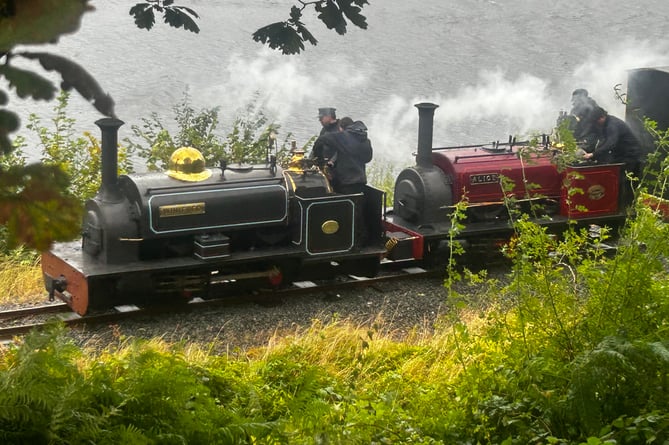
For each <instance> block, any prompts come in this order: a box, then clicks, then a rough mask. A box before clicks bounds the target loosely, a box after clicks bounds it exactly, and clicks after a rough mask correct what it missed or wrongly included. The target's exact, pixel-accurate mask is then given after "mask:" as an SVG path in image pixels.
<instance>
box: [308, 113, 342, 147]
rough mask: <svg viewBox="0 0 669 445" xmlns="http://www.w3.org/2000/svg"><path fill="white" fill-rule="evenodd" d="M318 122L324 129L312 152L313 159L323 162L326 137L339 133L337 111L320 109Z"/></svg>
mask: <svg viewBox="0 0 669 445" xmlns="http://www.w3.org/2000/svg"><path fill="white" fill-rule="evenodd" d="M318 120H319V121H320V123H321V125H322V128H321V132H320V135H319V136H318V138H317V139H316V141H315V142H314V147H313V149H312V151H311V157H312V158H315V159H320V160H322V159H324V158H325V156H324V155H323V150H324V149H325V145H326V138H325V135H327V134H329V133H337V132H339V120H338V119H337V114H336V109H335V108H319V109H318Z"/></svg>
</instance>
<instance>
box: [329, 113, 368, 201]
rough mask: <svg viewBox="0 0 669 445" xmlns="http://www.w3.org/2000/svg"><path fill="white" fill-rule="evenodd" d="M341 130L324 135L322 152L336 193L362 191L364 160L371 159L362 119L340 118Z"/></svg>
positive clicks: (363, 185)
mask: <svg viewBox="0 0 669 445" xmlns="http://www.w3.org/2000/svg"><path fill="white" fill-rule="evenodd" d="M340 123H341V125H340V127H339V128H340V131H339V132H337V133H328V134H327V135H325V136H323V138H324V146H325V148H324V150H323V156H324V157H325V158H326V159H327V164H328V166H329V168H330V171H331V173H332V188H333V189H334V191H335V192H337V193H344V194H352V193H362V192H364V190H365V184H367V174H366V167H365V166H366V164H367V163H368V162H370V161H371V160H372V155H373V150H372V143H371V141H370V140H369V138H368V137H367V127H366V126H365V124H364V123H362V122H361V121H355V122H353V121H352V120H351V119H350V118H342V119H341V121H340Z"/></svg>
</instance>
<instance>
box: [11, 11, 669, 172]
mask: <svg viewBox="0 0 669 445" xmlns="http://www.w3.org/2000/svg"><path fill="white" fill-rule="evenodd" d="M370 2H371V4H370V5H368V6H366V7H365V9H364V11H363V13H364V14H365V15H366V16H367V19H368V24H369V29H368V30H366V31H363V30H359V29H357V28H355V27H349V32H348V33H347V34H346V35H345V36H339V35H337V34H336V33H335V32H334V31H329V30H327V29H326V28H325V27H324V26H323V25H321V24H320V22H318V21H317V20H316V19H315V17H312V15H311V14H310V15H309V17H308V18H307V19H305V22H306V23H307V25H308V26H310V29H311V31H312V33H313V34H314V35H315V37H316V38H317V39H318V40H319V44H318V46H316V47H308V48H307V50H306V52H304V53H303V54H301V55H297V56H283V55H281V54H280V53H278V52H274V51H271V50H269V49H266V48H264V47H263V46H262V45H260V44H257V43H255V42H253V41H252V39H251V34H252V33H253V31H255V30H256V29H257V28H259V27H261V26H263V25H266V24H269V23H271V22H274V21H279V20H284V19H285V18H287V16H288V13H289V10H290V6H291V5H292V4H293V2H292V1H288V0H285V1H284V0H236V1H235V0H232V1H225V2H212V1H205V0H183V1H182V2H180V4H184V5H188V6H191V7H192V8H194V9H195V10H196V11H197V12H198V13H199V14H200V17H201V18H200V19H199V21H198V24H199V26H200V28H201V32H200V34H192V33H189V32H186V31H183V30H174V29H172V28H170V27H168V26H167V25H164V24H162V23H157V24H156V26H155V28H154V29H153V30H151V31H149V32H147V31H145V30H140V29H137V28H136V27H135V25H134V23H133V20H132V17H130V16H129V15H128V10H129V9H130V7H131V6H132V5H133V4H134V3H135V1H133V0H104V1H102V0H97V1H94V2H93V4H94V5H95V7H96V11H94V12H92V13H88V14H87V15H86V16H85V17H84V20H83V22H82V27H81V29H80V32H78V33H76V34H72V35H70V36H65V37H64V38H62V39H61V40H60V42H58V44H57V45H54V46H53V47H50V48H47V50H49V51H51V52H55V53H57V54H61V55H64V56H68V57H70V58H72V59H73V60H76V61H77V62H78V63H80V64H81V65H82V66H84V67H86V68H87V69H88V70H89V71H90V72H91V73H92V74H93V75H94V76H95V77H96V79H97V80H98V81H99V82H100V84H101V85H102V87H103V88H104V89H105V90H106V91H108V92H109V93H110V94H111V95H112V97H113V98H114V100H115V102H116V113H117V115H118V117H119V118H120V119H122V120H124V121H125V122H126V125H125V126H124V127H122V128H121V133H120V138H121V139H122V138H125V137H130V136H132V133H131V131H130V126H131V125H132V124H139V123H140V118H141V117H144V116H148V115H149V113H151V112H156V113H158V115H159V116H161V117H162V118H163V121H164V122H166V123H167V122H172V121H173V116H174V114H173V110H172V108H173V106H174V105H175V104H176V103H177V102H179V101H180V100H181V98H182V97H183V95H184V94H185V93H186V92H187V93H188V94H189V96H190V97H191V103H192V105H193V106H194V107H195V108H196V109H200V108H210V107H215V106H218V107H221V116H222V125H221V128H220V132H221V134H222V135H224V134H225V133H226V130H227V129H229V127H230V124H231V122H232V120H233V118H234V117H235V116H237V115H238V114H239V112H240V110H243V109H244V108H246V106H247V105H248V104H249V103H252V102H254V101H255V103H257V104H259V105H261V106H262V109H263V110H264V111H265V113H266V114H267V115H268V116H270V118H271V119H272V120H274V121H275V122H277V123H279V124H280V125H281V131H282V132H283V133H284V134H285V133H286V132H292V133H293V134H294V138H295V139H296V140H297V142H298V144H300V145H301V144H302V143H304V142H306V140H308V139H309V137H311V136H313V135H315V134H316V133H317V132H318V131H319V129H320V125H319V123H318V121H317V118H316V115H317V108H319V107H323V106H332V107H336V108H337V111H338V115H339V116H340V117H341V116H344V115H349V116H352V117H353V118H355V119H361V120H363V121H364V122H365V123H366V124H367V126H368V127H369V129H370V136H371V139H372V143H373V146H374V149H375V156H376V157H377V158H387V159H390V160H391V161H393V162H396V163H398V164H402V165H404V164H407V163H409V162H411V157H410V154H411V152H412V151H413V150H414V149H415V146H416V136H417V118H418V114H417V111H416V109H415V108H414V107H413V104H415V103H417V102H420V101H430V102H434V103H437V104H439V105H440V107H439V108H438V109H437V111H436V114H435V130H434V144H435V146H445V145H453V144H472V143H483V142H489V141H493V140H506V139H508V135H510V134H514V135H519V136H522V135H524V134H527V133H528V132H532V131H539V132H541V131H550V128H551V127H552V126H553V124H554V122H555V118H556V116H557V113H558V112H559V111H560V109H568V108H569V105H570V104H569V98H570V95H571V91H572V90H573V89H575V88H580V87H582V88H587V89H588V90H589V91H590V94H591V96H593V97H594V98H595V99H596V100H597V101H598V102H599V103H600V104H602V105H603V106H604V107H605V108H607V109H608V110H609V111H610V112H611V113H612V114H617V115H619V116H621V117H622V116H623V114H624V111H623V108H622V105H620V104H619V103H618V102H617V101H616V99H615V97H614V86H615V85H617V84H623V86H624V84H625V82H626V70H628V69H632V68H639V67H647V66H665V65H669V51H668V50H669V38H668V37H667V36H668V35H669V33H667V30H668V29H667V28H668V25H667V19H666V17H667V16H668V15H669V14H667V13H669V3H667V2H666V0H648V1H643V0H642V1H637V2H629V1H623V0H590V1H587V2H584V1H582V0H562V1H559V2H547V1H545V0H496V1H493V0H453V1H449V2H445V1H443V0H421V1H406V0H370ZM177 3H179V2H177ZM38 50H40V51H44V50H45V48H44V47H40V48H39V49H38ZM15 60H16V59H15ZM10 106H11V108H12V109H14V110H18V111H19V112H20V114H21V116H22V121H23V122H24V123H25V122H26V117H27V116H28V114H29V113H31V112H35V113H37V114H38V115H40V116H42V117H43V118H44V119H45V121H46V120H47V119H49V118H50V116H51V109H52V108H53V103H51V104H45V103H35V102H32V101H21V100H18V99H16V98H12V100H11V103H10ZM70 114H71V115H72V116H73V117H75V118H76V119H77V122H78V127H80V128H81V129H82V130H89V131H92V132H93V133H94V134H99V131H98V129H97V127H96V126H95V125H94V124H93V122H94V121H95V120H97V119H99V118H100V117H101V115H100V114H99V113H98V112H97V111H96V110H95V109H94V108H93V107H92V106H91V105H89V104H87V103H86V102H85V101H83V100H82V99H80V98H74V99H73V100H72V101H71V106H70ZM19 134H26V132H25V131H22V132H21V133H19ZM29 154H30V155H31V156H32V157H37V156H38V151H37V149H34V150H32V151H31V152H30V153H29Z"/></svg>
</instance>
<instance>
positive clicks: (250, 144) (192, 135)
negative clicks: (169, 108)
mask: <svg viewBox="0 0 669 445" xmlns="http://www.w3.org/2000/svg"><path fill="white" fill-rule="evenodd" d="M173 110H174V113H175V121H176V124H177V131H176V134H171V133H170V131H169V130H168V128H167V126H166V125H165V124H163V122H162V121H161V119H160V118H159V116H158V115H157V113H152V114H151V117H150V118H149V119H147V118H144V119H142V121H143V124H142V126H141V127H140V126H138V125H133V126H132V131H133V134H134V135H135V137H136V138H138V139H139V141H140V142H135V141H132V140H130V139H126V141H125V142H126V143H127V144H128V147H129V148H130V149H131V150H133V151H135V152H136V153H137V154H138V155H139V156H140V157H142V158H144V159H146V161H147V162H146V165H147V168H148V169H149V171H161V170H165V169H167V168H168V165H169V159H170V156H171V155H172V153H173V152H174V150H176V149H177V148H180V147H183V146H192V147H194V148H197V149H198V150H199V151H200V152H201V153H202V155H203V156H204V158H205V160H206V163H207V165H208V166H209V167H216V166H218V164H219V162H220V161H221V160H226V161H227V162H228V163H229V164H230V163H256V162H265V159H266V157H267V153H268V146H269V144H270V135H271V134H276V133H278V130H279V128H280V127H279V126H278V125H276V124H268V123H267V117H266V116H265V115H264V113H263V112H262V111H261V110H256V109H255V107H254V106H253V105H249V106H248V107H247V109H246V110H245V112H244V113H243V114H242V115H241V116H238V117H237V118H236V119H235V121H234V122H233V124H232V128H231V130H230V131H229V133H228V134H227V136H226V138H225V139H222V138H221V137H220V136H218V135H217V133H216V130H217V129H218V126H219V123H220V122H219V116H218V113H219V109H218V108H210V109H202V110H200V111H196V110H195V109H194V108H193V106H192V105H191V104H190V102H189V98H188V96H184V99H183V100H182V101H181V102H180V103H178V104H177V105H175V106H174V109H173ZM290 136H291V135H290V134H288V135H287V136H286V137H285V138H284V140H283V142H282V144H281V145H280V146H279V147H277V148H278V150H277V152H278V153H277V156H278V159H279V161H281V160H282V159H284V158H285V157H286V156H287V153H288V149H287V147H288V139H289V138H290ZM274 148H275V147H272V150H271V153H272V154H273V153H274Z"/></svg>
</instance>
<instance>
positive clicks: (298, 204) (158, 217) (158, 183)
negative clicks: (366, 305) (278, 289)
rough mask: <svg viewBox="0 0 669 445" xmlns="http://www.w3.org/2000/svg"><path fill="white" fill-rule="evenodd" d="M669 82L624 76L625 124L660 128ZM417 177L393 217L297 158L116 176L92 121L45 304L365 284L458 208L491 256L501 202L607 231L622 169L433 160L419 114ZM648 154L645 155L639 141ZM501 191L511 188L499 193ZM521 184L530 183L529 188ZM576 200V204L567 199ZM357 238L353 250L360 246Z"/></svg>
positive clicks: (431, 242) (79, 306)
mask: <svg viewBox="0 0 669 445" xmlns="http://www.w3.org/2000/svg"><path fill="white" fill-rule="evenodd" d="M668 93H669V72H668V71H667V69H661V68H660V69H658V68H654V69H641V70H634V71H632V72H630V77H629V82H628V96H629V99H630V102H629V104H628V109H627V116H626V117H627V120H628V121H629V122H630V124H632V126H633V127H634V128H636V129H637V131H638V133H639V134H640V135H642V126H641V124H640V121H639V120H638V118H637V116H648V117H650V118H652V119H654V120H656V121H658V122H659V123H660V127H661V128H666V127H667V123H669V116H668V115H667V113H669V110H667V107H666V106H664V104H662V103H661V98H666V97H669V94H668ZM416 106H417V108H418V110H419V128H418V145H417V153H416V165H415V166H413V167H409V168H406V169H405V170H403V171H402V172H401V173H400V174H399V176H398V177H397V179H396V183H395V193H394V203H393V207H392V208H390V209H386V208H385V207H384V200H385V199H384V198H385V197H384V193H383V192H382V191H380V190H378V189H376V188H374V187H371V186H367V187H366V190H365V192H364V193H359V194H352V195H342V194H337V193H333V191H332V188H331V186H330V184H329V181H328V179H327V177H326V176H325V175H324V173H323V172H322V171H321V170H320V169H319V168H318V167H317V166H316V165H314V164H313V163H312V162H310V160H308V159H306V158H305V157H304V153H303V152H300V151H296V152H294V153H293V158H292V160H291V162H290V165H289V166H288V167H286V168H282V167H281V166H279V165H277V163H276V160H275V159H274V158H272V157H270V158H269V159H268V161H267V162H266V163H265V164H262V165H225V164H224V163H222V164H221V166H220V171H218V170H217V171H214V170H212V169H208V168H206V166H205V162H204V159H203V158H202V155H201V154H200V153H199V151H197V150H196V149H194V148H192V147H184V148H181V149H179V150H177V151H176V152H175V153H174V154H173V155H172V158H171V160H170V166H169V170H168V171H167V172H166V173H151V174H143V175H132V176H130V175H122V176H120V177H119V176H118V175H117V173H116V172H117V167H118V164H117V162H118V161H117V131H118V128H119V127H120V126H121V125H122V122H121V121H119V120H116V119H102V120H99V121H98V122H96V124H97V125H98V126H99V127H100V128H101V131H102V186H101V188H100V191H99V193H98V194H97V196H96V197H95V198H94V199H91V200H89V201H88V202H87V203H86V213H85V217H84V222H83V230H82V238H81V240H79V241H75V242H69V243H58V244H55V245H54V246H53V248H52V249H51V250H50V251H48V252H44V254H43V255H42V269H43V272H44V278H45V286H46V289H47V290H48V292H49V294H50V296H51V297H58V298H60V299H62V300H64V301H65V302H67V303H68V304H69V305H70V306H71V307H72V308H73V309H74V310H75V311H76V312H78V313H79V314H85V313H86V312H87V311H88V310H89V309H90V308H95V307H105V306H113V305H118V304H123V303H135V302H139V301H142V300H145V299H146V298H151V299H154V300H155V299H157V300H159V301H162V300H164V299H168V298H179V299H191V298H195V297H202V298H209V297H215V296H220V295H222V294H225V292H227V291H228V290H237V289H238V288H239V287H255V288H257V287H267V286H279V285H281V284H282V283H289V282H293V281H295V280H300V279H315V278H318V277H328V276H333V275H336V274H342V273H346V274H354V275H358V276H374V275H376V274H377V273H378V270H379V265H380V262H381V261H382V260H384V261H405V260H415V259H423V258H425V257H427V256H429V255H430V254H431V253H432V252H434V251H436V250H437V247H438V246H439V245H440V244H441V243H443V242H444V241H446V240H448V239H450V238H451V237H452V236H453V233H452V231H451V227H452V222H451V215H452V214H453V210H454V208H455V204H456V203H457V202H458V201H459V200H460V199H461V198H462V197H463V196H466V199H467V201H468V205H467V211H466V212H467V213H466V219H465V221H464V223H465V228H464V229H463V230H461V231H459V232H458V234H457V238H459V239H460V240H461V241H462V242H465V243H469V244H485V245H486V246H490V245H491V244H495V243H497V242H498V241H500V240H506V239H508V236H509V235H510V234H511V231H512V226H511V223H510V221H509V218H508V210H507V205H508V202H509V201H508V198H509V197H512V198H513V202H514V205H516V206H518V207H519V208H520V209H525V208H530V207H531V208H532V209H534V211H535V212H536V209H541V210H540V212H539V214H537V215H536V221H537V222H538V223H540V224H543V225H549V226H555V227H561V226H564V225H565V224H566V223H567V222H568V221H573V220H576V221H579V222H581V223H597V224H616V223H618V222H620V221H622V220H623V219H624V216H625V215H624V212H623V208H622V206H621V205H620V201H619V197H620V194H621V193H620V187H621V186H620V184H621V165H619V164H605V165H575V166H571V167H568V168H567V169H566V170H560V171H559V170H558V169H557V168H556V166H555V163H554V162H553V161H554V156H555V150H554V147H551V145H550V142H549V140H548V138H547V137H544V138H543V140H542V143H543V145H542V146H541V147H540V149H539V150H533V151H532V152H530V151H528V146H527V145H526V144H524V143H516V142H515V141H514V140H512V139H510V140H509V142H508V143H503V144H499V143H494V144H482V145H470V146H461V147H445V148H433V147H432V129H433V117H434V112H435V109H436V108H437V106H436V105H434V104H430V103H421V104H418V105H416ZM649 143H652V142H649ZM502 178H506V180H507V181H510V182H511V183H513V184H515V186H514V187H513V188H512V190H511V191H509V190H506V189H504V188H503V187H501V185H500V184H501V182H502ZM527 184H534V185H533V186H532V188H531V189H530V188H529V186H527ZM574 188H578V189H581V190H583V193H582V194H576V195H573V194H570V192H569V190H570V189H574ZM363 233H364V234H365V236H364V239H363V236H362V234H363Z"/></svg>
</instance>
